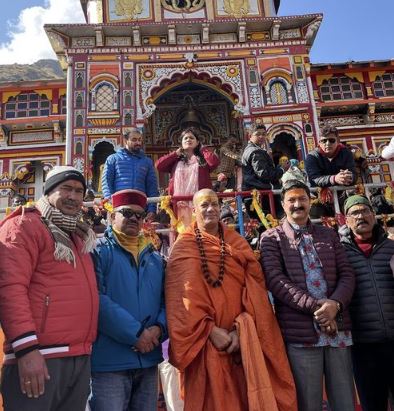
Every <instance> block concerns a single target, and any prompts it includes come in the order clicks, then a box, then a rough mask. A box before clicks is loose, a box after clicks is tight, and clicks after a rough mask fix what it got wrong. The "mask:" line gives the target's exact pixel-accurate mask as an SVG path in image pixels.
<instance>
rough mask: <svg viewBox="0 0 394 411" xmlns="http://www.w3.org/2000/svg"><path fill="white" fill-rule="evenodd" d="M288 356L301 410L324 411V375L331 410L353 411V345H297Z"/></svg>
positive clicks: (288, 347)
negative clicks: (337, 346)
mask: <svg viewBox="0 0 394 411" xmlns="http://www.w3.org/2000/svg"><path fill="white" fill-rule="evenodd" d="M287 355H288V358H289V362H290V367H291V370H292V372H293V377H294V382H295V385H296V390H297V402H298V411H321V410H322V402H323V375H324V378H325V385H326V392H327V397H328V403H329V405H330V410H332V411H354V384H353V371H352V359H351V347H347V348H334V347H311V348H306V347H294V346H292V345H291V344H288V345H287Z"/></svg>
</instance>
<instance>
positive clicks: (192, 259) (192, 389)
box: [166, 226, 297, 411]
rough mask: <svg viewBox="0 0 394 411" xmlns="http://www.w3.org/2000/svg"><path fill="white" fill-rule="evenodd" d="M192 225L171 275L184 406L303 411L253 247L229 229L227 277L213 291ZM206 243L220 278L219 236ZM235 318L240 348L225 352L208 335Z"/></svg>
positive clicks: (173, 354)
mask: <svg viewBox="0 0 394 411" xmlns="http://www.w3.org/2000/svg"><path fill="white" fill-rule="evenodd" d="M193 230H194V226H193V227H191V228H190V229H188V230H187V231H186V232H185V233H184V234H182V235H180V236H179V238H178V240H177V241H176V243H175V245H174V248H173V250H172V252H171V256H170V259H169V262H168V265H167V275H166V310H167V321H168V326H169V334H170V362H171V363H172V364H173V365H174V366H175V367H177V368H178V369H179V370H180V371H182V372H183V377H184V390H185V411H221V410H225V409H231V410H232V411H247V410H249V411H276V410H278V411H296V410H297V405H296V404H297V401H296V393H295V387H294V382H293V378H292V375H291V372H290V367H289V363H288V361H287V357H286V352H285V348H284V344H283V340H282V336H281V333H280V330H279V327H278V324H277V322H276V318H275V316H274V314H273V311H272V307H271V304H270V302H269V300H268V295H267V290H266V288H265V282H264V278H263V273H262V270H261V267H260V264H259V263H258V261H257V259H256V258H255V256H254V254H253V251H252V250H251V249H250V247H249V245H248V243H247V242H246V241H245V239H244V238H243V237H241V236H240V235H239V234H238V233H237V232H235V231H233V230H228V229H227V228H226V227H224V228H223V230H224V239H225V242H226V258H225V275H224V281H223V284H222V286H221V287H218V288H213V287H211V286H210V285H208V284H207V282H206V281H205V279H204V276H203V274H202V270H201V259H200V254H199V251H198V247H197V243H196V239H195V234H194V231H193ZM203 243H204V250H205V254H206V256H207V261H208V268H209V272H210V273H211V275H212V276H215V277H216V276H217V275H218V271H219V258H220V241H219V238H217V237H215V236H212V235H210V234H207V233H203ZM243 313H247V315H246V316H245V315H243ZM240 314H241V315H240ZM237 317H238V318H237ZM236 319H237V320H236ZM235 323H237V329H238V332H239V335H240V345H241V350H240V352H239V353H236V354H232V355H229V354H227V353H226V352H220V351H218V350H217V349H216V348H215V347H214V346H213V344H212V343H211V341H210V340H209V334H210V332H211V330H212V327H213V326H214V325H216V326H217V327H221V328H225V329H228V330H230V329H231V328H232V327H233V325H234V324H235ZM256 344H257V345H256ZM256 347H259V349H260V353H261V355H260V353H258V352H257V351H256ZM256 361H257V362H258V363H256ZM262 398H263V399H264V401H262Z"/></svg>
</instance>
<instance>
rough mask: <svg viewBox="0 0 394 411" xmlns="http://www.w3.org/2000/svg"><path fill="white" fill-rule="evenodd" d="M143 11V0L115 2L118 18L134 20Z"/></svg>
mask: <svg viewBox="0 0 394 411" xmlns="http://www.w3.org/2000/svg"><path fill="white" fill-rule="evenodd" d="M142 10H143V7H142V0H115V13H116V15H117V16H121V17H126V18H127V19H132V18H134V17H135V16H136V15H137V14H141V13H142Z"/></svg>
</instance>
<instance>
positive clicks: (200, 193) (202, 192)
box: [193, 188, 218, 207]
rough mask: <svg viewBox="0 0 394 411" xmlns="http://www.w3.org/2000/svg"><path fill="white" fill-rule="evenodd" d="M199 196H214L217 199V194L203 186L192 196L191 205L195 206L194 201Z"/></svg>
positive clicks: (196, 200)
mask: <svg viewBox="0 0 394 411" xmlns="http://www.w3.org/2000/svg"><path fill="white" fill-rule="evenodd" d="M200 197H215V198H216V199H218V196H217V194H216V193H215V192H214V191H213V190H211V189H210V188H203V189H202V190H199V191H197V192H196V193H195V194H194V196H193V205H194V207H195V206H196V202H198V199H199V198H200Z"/></svg>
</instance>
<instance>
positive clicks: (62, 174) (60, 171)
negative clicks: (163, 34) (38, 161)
mask: <svg viewBox="0 0 394 411" xmlns="http://www.w3.org/2000/svg"><path fill="white" fill-rule="evenodd" d="M67 180H76V181H79V182H80V183H82V185H83V189H84V191H86V181H85V178H84V176H83V175H82V173H81V172H80V171H78V170H77V169H76V168H74V167H71V166H55V167H53V169H52V170H51V171H49V172H48V174H47V178H46V181H45V184H44V195H47V194H48V193H49V192H51V191H52V190H53V189H54V188H55V187H57V186H58V185H59V184H61V183H63V182H64V181H67Z"/></svg>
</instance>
